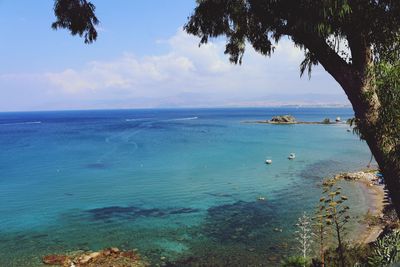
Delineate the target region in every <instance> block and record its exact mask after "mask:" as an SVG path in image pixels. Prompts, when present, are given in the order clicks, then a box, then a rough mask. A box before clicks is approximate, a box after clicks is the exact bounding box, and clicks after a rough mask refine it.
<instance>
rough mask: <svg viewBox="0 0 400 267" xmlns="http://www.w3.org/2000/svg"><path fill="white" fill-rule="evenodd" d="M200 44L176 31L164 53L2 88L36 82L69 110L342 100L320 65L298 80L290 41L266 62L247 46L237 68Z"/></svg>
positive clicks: (219, 46) (214, 47)
mask: <svg viewBox="0 0 400 267" xmlns="http://www.w3.org/2000/svg"><path fill="white" fill-rule="evenodd" d="M198 42H199V40H198V39H197V38H195V37H193V36H189V35H187V34H186V33H184V32H183V31H181V30H179V31H178V32H177V33H176V34H175V35H174V36H172V37H171V38H170V39H168V40H163V41H158V43H159V44H160V45H164V46H166V47H167V52H166V53H165V54H161V55H147V56H137V55H134V54H130V53H126V54H123V55H121V56H120V57H119V58H116V59H114V60H109V61H104V60H97V61H92V62H88V63H87V64H86V65H84V66H82V67H81V68H76V69H72V68H66V69H65V70H63V71H59V72H47V73H44V74H29V75H18V74H15V75H14V74H9V75H2V76H0V83H1V82H2V81H4V80H5V79H10V77H14V76H15V77H14V78H16V77H17V78H18V80H21V79H22V80H23V79H26V78H27V77H29V76H35V77H40V78H38V79H39V80H40V81H41V82H42V85H43V86H44V87H47V90H44V91H45V93H46V94H47V96H46V103H48V102H49V101H50V102H51V101H52V100H51V98H48V96H49V95H51V97H52V98H53V102H55V101H54V99H56V98H57V99H60V98H64V99H65V102H64V106H68V101H71V102H73V103H74V105H76V103H77V102H79V101H81V102H82V103H85V105H92V106H93V107H110V108H111V107H121V106H123V107H141V106H165V105H168V106H171V105H172V106H173V105H176V106H208V105H241V104H242V105H251V103H254V104H255V105H259V103H263V104H268V103H273V104H277V103H286V102H285V95H297V94H302V95H306V94H314V95H320V96H323V95H324V94H327V95H341V96H343V93H342V92H341V89H340V87H339V86H338V85H337V84H336V83H335V82H334V81H333V79H332V78H330V77H329V75H328V74H326V73H325V71H323V70H322V68H316V70H315V72H314V74H315V75H314V76H313V77H314V78H313V79H311V81H308V79H307V78H303V79H299V67H298V66H299V64H300V62H301V60H302V57H303V52H301V51H300V50H299V49H298V48H296V47H294V45H293V44H292V42H290V41H289V40H282V41H281V42H280V43H279V45H277V47H276V50H275V53H274V54H273V56H272V57H271V58H266V57H264V56H261V55H260V54H258V53H257V52H255V51H254V50H253V49H252V48H251V47H250V46H248V48H247V51H246V53H245V55H244V59H243V64H242V65H241V66H237V65H233V64H231V63H229V60H228V57H227V56H226V55H224V54H223V51H224V48H225V47H224V42H223V41H222V40H216V41H214V42H210V43H208V44H205V45H202V46H201V47H200V48H199V47H198ZM278 96H279V97H278ZM94 99H95V100H96V101H95V102H93V101H94ZM327 99H329V96H328V97H327ZM299 101H300V100H299ZM316 101H317V100H316ZM335 101H336V100H335ZM57 102H59V100H58V101H57ZM292 102H295V100H293V101H292ZM300 102H301V101H300ZM328 102H329V101H328ZM99 103H100V104H99ZM118 103H120V104H118ZM129 103H132V105H131V106H129ZM96 105H97V106H96ZM107 105H110V106H107ZM74 107H75V106H74ZM60 108H62V107H60Z"/></svg>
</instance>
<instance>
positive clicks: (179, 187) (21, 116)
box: [0, 108, 370, 266]
mask: <svg viewBox="0 0 400 267" xmlns="http://www.w3.org/2000/svg"><path fill="white" fill-rule="evenodd" d="M279 114H292V115H294V116H295V117H296V118H297V119H298V120H299V121H322V120H323V119H324V118H326V117H329V118H331V119H335V118H336V117H337V116H340V117H341V118H342V119H347V118H350V117H352V116H353V112H352V110H351V109H333V108H329V109H328V108H323V109H319V108H253V109H250V108H249V109H247V108H237V109H157V110H156V109H152V110H108V111H60V112H27V113H0V148H1V150H0V174H1V175H0V214H1V217H0V266H25V265H38V264H39V263H40V257H41V256H42V255H46V254H49V253H63V252H68V251H76V250H79V249H82V250H89V249H91V250H95V249H101V248H104V247H110V246H117V247H120V248H125V249H131V248H138V249H139V251H140V252H142V254H144V255H145V256H147V257H148V258H149V259H150V260H153V261H154V262H157V261H158V260H159V258H160V257H161V256H165V257H167V259H168V260H171V261H172V260H177V259H182V258H185V257H189V256H192V255H197V256H196V257H197V258H196V259H195V260H198V261H199V262H200V261H202V260H204V259H210V258H212V256H213V255H218V257H219V258H220V259H219V260H221V259H222V260H223V259H225V258H230V259H234V261H235V262H236V263H237V265H238V266H240V264H241V263H240V262H241V261H245V262H247V263H249V264H250V266H251V262H253V261H254V265H255V264H259V262H264V263H265V264H267V266H270V265H273V262H274V261H275V260H276V259H275V258H274V257H275V256H282V255H288V254H293V253H294V251H293V250H292V246H291V244H292V240H293V224H294V223H295V220H296V218H297V217H298V216H300V215H301V213H302V212H303V211H308V212H312V211H313V209H314V207H315V205H316V204H317V200H318V199H319V197H320V192H321V188H320V186H319V185H320V182H321V180H322V179H323V177H326V176H328V175H332V174H334V173H336V172H339V171H348V170H356V169H359V168H362V167H365V166H366V165H367V163H368V161H369V158H370V153H369V150H368V148H367V146H366V144H365V143H363V142H361V141H360V140H359V138H358V137H357V136H355V135H353V134H352V133H351V132H347V131H346V130H347V129H348V126H346V125H344V124H338V125H267V124H256V123H243V121H247V120H265V119H269V118H271V117H272V116H273V115H279ZM291 152H295V153H296V156H297V158H296V159H295V160H294V161H289V160H287V156H288V155H289V153H291ZM267 158H270V159H272V160H273V164H272V165H266V164H264V161H265V159H267ZM346 190H348V191H349V192H351V199H350V201H351V202H352V203H353V204H352V205H353V206H352V207H354V210H355V211H354V214H355V216H357V215H361V214H362V213H363V212H365V209H366V208H365V205H363V203H362V201H363V198H362V195H361V191H360V190H359V189H357V188H351V185H349V186H348V188H347V189H346ZM260 196H262V197H265V198H266V199H267V200H266V201H258V200H257V198H258V197H260ZM275 228H282V232H280V231H276V229H275ZM274 229H275V230H274ZM249 251H251V252H249ZM210 255H211V256H210ZM271 256H272V258H271ZM249 257H250V258H249ZM268 258H270V259H269V261H268V260H267V259H268ZM278 260H279V257H278ZM268 262H269V263H268ZM230 264H231V265H232V264H233V263H232V262H231V263H230ZM233 265H235V264H233Z"/></svg>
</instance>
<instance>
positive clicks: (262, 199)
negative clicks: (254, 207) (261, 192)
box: [257, 196, 265, 201]
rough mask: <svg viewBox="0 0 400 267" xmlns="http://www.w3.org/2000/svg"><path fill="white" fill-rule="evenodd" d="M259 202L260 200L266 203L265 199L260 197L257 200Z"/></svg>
mask: <svg viewBox="0 0 400 267" xmlns="http://www.w3.org/2000/svg"><path fill="white" fill-rule="evenodd" d="M257 200H259V201H265V197H261V196H259V197H258V198H257Z"/></svg>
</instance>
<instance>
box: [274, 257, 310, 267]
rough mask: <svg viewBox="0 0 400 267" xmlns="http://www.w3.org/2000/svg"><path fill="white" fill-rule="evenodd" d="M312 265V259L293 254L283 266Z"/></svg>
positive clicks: (300, 266) (301, 266)
mask: <svg viewBox="0 0 400 267" xmlns="http://www.w3.org/2000/svg"><path fill="white" fill-rule="evenodd" d="M309 265H310V260H309V259H305V258H303V257H301V256H293V257H289V258H288V259H286V260H285V261H284V262H283V263H282V265H281V266H282V267H304V266H309Z"/></svg>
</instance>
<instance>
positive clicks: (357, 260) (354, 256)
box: [325, 243, 371, 267]
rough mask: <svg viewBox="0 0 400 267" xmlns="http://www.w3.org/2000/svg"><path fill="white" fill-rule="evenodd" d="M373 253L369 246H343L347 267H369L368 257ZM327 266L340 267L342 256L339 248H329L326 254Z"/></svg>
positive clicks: (347, 244)
mask: <svg viewBox="0 0 400 267" xmlns="http://www.w3.org/2000/svg"><path fill="white" fill-rule="evenodd" d="M370 253H371V251H370V248H369V246H368V245H362V244H349V243H345V244H344V245H343V256H344V258H345V261H346V267H347V266H354V267H356V266H369V265H368V260H367V259H368V256H369V255H370ZM325 266H329V267H336V266H340V254H339V251H338V250H337V248H333V247H331V248H329V249H327V250H326V253H325Z"/></svg>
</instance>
